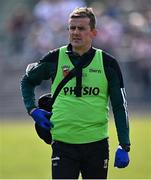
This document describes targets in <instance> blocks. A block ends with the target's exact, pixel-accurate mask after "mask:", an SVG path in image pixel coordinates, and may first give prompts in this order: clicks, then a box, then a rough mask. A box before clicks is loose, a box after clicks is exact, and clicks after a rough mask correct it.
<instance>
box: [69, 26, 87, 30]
mask: <svg viewBox="0 0 151 180" xmlns="http://www.w3.org/2000/svg"><path fill="white" fill-rule="evenodd" d="M76 28H77V29H78V30H79V31H84V30H85V29H86V28H85V27H76V26H70V27H69V30H75V29H76Z"/></svg>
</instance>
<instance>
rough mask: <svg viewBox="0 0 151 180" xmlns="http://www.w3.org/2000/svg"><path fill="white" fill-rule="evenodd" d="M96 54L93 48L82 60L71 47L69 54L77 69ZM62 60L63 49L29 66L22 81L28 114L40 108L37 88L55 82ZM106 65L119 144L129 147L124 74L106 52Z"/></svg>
mask: <svg viewBox="0 0 151 180" xmlns="http://www.w3.org/2000/svg"><path fill="white" fill-rule="evenodd" d="M95 51H96V50H95V48H93V47H92V48H91V49H90V50H89V51H88V52H86V53H85V54H83V55H82V56H79V55H77V54H75V53H73V52H72V46H71V45H70V44H69V45H68V52H67V54H68V56H69V58H70V60H71V62H72V63H73V65H74V66H76V65H77V64H78V62H80V61H81V60H83V59H86V64H85V66H87V65H88V64H89V63H90V62H91V60H92V59H93V57H94V54H95ZM58 56H59V49H55V50H53V51H50V52H48V54H47V55H45V56H44V57H43V58H42V59H40V60H39V62H38V63H35V65H31V66H30V65H29V66H28V68H27V69H26V74H25V75H24V76H23V78H22V80H21V91H22V96H23V100H24V104H25V107H26V109H27V111H28V112H30V111H31V110H32V109H33V108H35V107H36V101H35V93H34V90H35V87H36V86H38V85H40V84H41V82H42V81H43V80H49V79H51V81H52V82H53V80H54V78H55V76H56V72H57V65H58ZM103 65H104V70H105V75H106V78H107V81H108V93H109V96H110V101H111V105H112V110H113V114H114V119H115V124H116V129H117V135H118V140H119V144H120V145H122V146H123V147H124V146H125V145H126V146H127V145H128V146H129V145H130V139H129V121H128V112H127V101H126V94H125V88H124V83H123V77H122V73H121V70H120V67H119V65H118V62H117V61H116V59H115V58H114V57H112V56H111V55H109V54H108V53H106V52H103Z"/></svg>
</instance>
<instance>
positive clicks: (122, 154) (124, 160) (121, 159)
mask: <svg viewBox="0 0 151 180" xmlns="http://www.w3.org/2000/svg"><path fill="white" fill-rule="evenodd" d="M129 161H130V160H129V155H128V152H126V151H125V150H124V149H122V147H121V146H119V147H118V149H117V151H116V153H115V161H114V167H117V168H125V167H126V166H128V164H129Z"/></svg>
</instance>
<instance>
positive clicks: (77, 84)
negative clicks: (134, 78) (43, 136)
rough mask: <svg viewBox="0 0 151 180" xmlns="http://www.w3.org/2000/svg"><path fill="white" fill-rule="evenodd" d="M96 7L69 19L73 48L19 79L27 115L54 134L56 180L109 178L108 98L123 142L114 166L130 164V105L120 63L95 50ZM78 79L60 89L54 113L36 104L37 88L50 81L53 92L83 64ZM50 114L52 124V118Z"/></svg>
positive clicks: (81, 10)
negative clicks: (71, 71)
mask: <svg viewBox="0 0 151 180" xmlns="http://www.w3.org/2000/svg"><path fill="white" fill-rule="evenodd" d="M95 24H96V20H95V16H94V13H93V11H92V8H83V7H82V8H77V9H75V10H74V11H73V12H72V13H71V14H70V17H69V41H70V43H69V45H68V46H63V47H61V48H59V49H56V50H53V51H50V52H49V53H48V54H47V55H46V56H45V57H44V58H43V59H41V60H40V62H39V63H37V64H35V65H34V66H33V67H31V68H27V72H26V75H25V76H24V77H23V79H22V81H21V90H22V95H23V100H24V103H25V106H26V108H27V111H28V113H29V114H30V115H31V117H32V118H33V119H34V121H35V122H37V123H38V124H39V125H40V126H41V127H43V128H45V129H46V130H48V129H49V130H50V131H51V134H52V139H53V142H52V150H53V152H52V178H53V179H77V178H78V176H79V173H81V175H82V178H84V179H106V178H107V171H108V160H109V147H108V112H109V108H108V99H109V97H110V100H111V104H112V109H113V113H114V119H115V124H116V129H117V135H118V140H119V147H118V148H117V151H116V154H115V163H114V166H115V167H118V168H124V167H126V166H127V165H128V164H129V155H128V152H129V150H130V140H129V123H128V114H127V109H126V108H127V107H126V106H127V104H126V99H125V90H124V84H123V78H122V74H121V71H120V68H119V65H118V63H117V61H116V60H115V59H114V58H113V57H112V56H110V55H109V54H107V53H105V52H104V51H102V50H100V49H96V48H93V47H92V40H93V38H95V37H96V35H97V31H96V27H95V26H96V25H95ZM82 61H83V62H84V63H83V67H81V68H79V69H78V71H77V74H76V77H74V78H73V79H71V80H70V81H69V82H68V83H67V84H66V85H65V86H64V87H63V89H62V90H61V92H60V93H59V95H58V96H57V98H56V100H55V103H54V105H53V109H52V114H51V113H49V112H47V111H44V110H42V109H39V108H38V107H37V106H36V104H35V97H34V88H35V87H36V86H37V85H39V84H40V83H41V82H42V80H48V79H51V80H52V86H51V93H52V94H53V93H54V91H55V89H56V87H57V85H58V84H59V82H60V81H61V80H62V79H63V78H64V76H66V74H67V72H68V71H69V70H71V69H72V68H73V67H76V66H78V64H79V63H80V62H82ZM48 116H49V117H50V116H51V117H50V120H48Z"/></svg>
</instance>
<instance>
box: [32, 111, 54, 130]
mask: <svg viewBox="0 0 151 180" xmlns="http://www.w3.org/2000/svg"><path fill="white" fill-rule="evenodd" d="M30 114H31V116H32V118H33V119H34V121H35V122H36V123H37V124H38V125H39V126H41V127H43V128H44V129H46V130H50V129H51V128H53V127H54V125H53V123H52V122H51V121H50V120H49V119H50V117H51V115H52V113H50V112H48V111H45V110H43V109H39V108H36V109H34V110H33V111H32V112H31V113H30Z"/></svg>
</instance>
